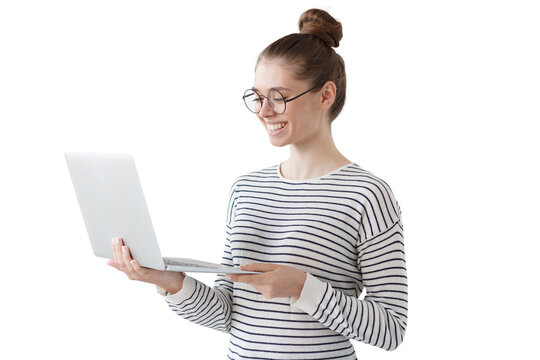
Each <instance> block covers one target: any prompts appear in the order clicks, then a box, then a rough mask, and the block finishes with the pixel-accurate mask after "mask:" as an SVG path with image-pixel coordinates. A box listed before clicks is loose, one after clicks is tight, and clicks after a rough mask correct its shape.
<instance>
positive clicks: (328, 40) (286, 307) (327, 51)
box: [109, 9, 407, 359]
mask: <svg viewBox="0 0 540 360" xmlns="http://www.w3.org/2000/svg"><path fill="white" fill-rule="evenodd" d="M299 27H300V33H299V34H291V35H288V36H285V37H283V38H281V39H279V40H277V41H276V42H274V43H272V44H270V45H269V46H268V47H267V48H266V49H265V50H264V51H263V52H262V53H261V54H260V55H259V58H258V60H257V65H256V68H255V84H254V86H253V88H252V89H249V90H247V91H246V92H245V94H244V101H245V103H246V106H247V108H248V109H249V110H250V111H252V112H253V113H255V114H256V116H257V117H258V119H259V121H260V122H261V125H263V126H264V128H265V130H266V131H267V132H268V135H269V138H270V142H271V143H272V145H274V146H285V145H290V157H289V159H288V160H286V161H284V162H282V163H280V164H279V165H275V166H272V167H269V168H265V169H262V170H259V171H254V172H251V173H249V174H246V175H243V176H240V177H238V178H237V179H236V181H235V182H234V183H233V185H232V187H231V193H230V198H229V204H228V210H227V232H226V243H225V250H224V253H223V259H222V263H223V264H225V265H232V266H239V265H240V266H241V269H244V270H250V271H259V272H261V274H236V275H229V276H225V275H221V274H220V275H217V278H216V280H215V282H214V286H213V287H212V288H211V287H209V286H207V285H205V284H204V283H202V282H200V281H198V280H196V279H194V278H192V277H190V276H186V275H185V274H183V273H174V272H165V271H158V270H153V269H146V268H142V267H140V266H139V265H138V264H137V262H136V261H135V260H132V259H131V257H130V255H129V249H127V247H125V246H122V242H121V239H116V242H115V243H114V245H113V249H114V254H115V257H114V260H111V261H110V262H109V264H110V265H111V266H114V267H115V268H117V269H119V270H121V271H123V272H125V273H126V274H127V275H128V277H129V278H130V279H135V280H140V281H146V282H150V283H154V284H156V285H157V286H158V290H159V291H161V292H162V294H163V295H164V296H165V299H166V300H167V302H168V304H169V306H170V307H171V308H172V310H173V311H174V312H176V313H177V314H178V315H180V316H182V317H184V318H186V319H188V320H190V321H193V322H195V323H198V324H201V325H204V326H207V327H210V328H213V329H216V330H219V331H223V332H229V333H230V334H231V338H230V346H229V351H228V358H229V359H245V358H250V359H253V358H258V359H308V358H309V359H356V355H355V350H354V347H353V346H352V344H351V342H350V340H349V339H356V340H359V341H362V342H365V343H368V344H371V345H374V346H377V347H380V348H383V349H386V350H393V349H395V348H396V347H397V346H398V345H399V344H400V343H401V342H402V340H403V337H404V335H405V329H406V325H407V277H406V267H405V253H404V243H403V227H402V223H401V211H400V208H399V205H398V202H397V201H396V199H395V197H394V195H393V193H392V191H391V189H390V187H389V186H388V184H386V183H385V182H384V181H383V180H381V179H380V178H378V177H376V176H375V175H373V174H372V173H370V172H369V171H366V170H364V169H362V168H361V167H360V166H358V165H357V164H356V163H354V162H351V161H350V160H348V159H347V158H346V157H345V156H343V155H342V154H341V153H340V152H339V151H338V149H337V148H336V146H335V144H334V142H333V140H332V133H331V123H332V121H333V120H334V119H335V118H336V117H337V116H338V114H339V113H340V111H341V109H342V107H343V104H344V102H345V88H346V86H345V85H346V81H345V68H344V63H343V60H342V58H341V57H340V56H339V55H338V54H337V53H336V52H335V51H334V49H333V48H332V47H337V46H338V45H339V41H340V40H341V37H342V33H341V24H340V23H339V22H337V21H336V20H335V19H334V18H333V17H331V16H330V15H329V14H328V13H326V12H325V11H322V10H317V9H311V10H308V11H306V12H305V13H304V14H302V16H301V18H300V22H299ZM122 250H123V251H122ZM364 288H365V289H366V295H365V297H364V299H363V300H360V299H359V298H358V297H359V296H360V294H361V292H362V290H363V289H364Z"/></svg>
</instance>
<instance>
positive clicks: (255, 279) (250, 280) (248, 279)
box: [229, 274, 263, 284]
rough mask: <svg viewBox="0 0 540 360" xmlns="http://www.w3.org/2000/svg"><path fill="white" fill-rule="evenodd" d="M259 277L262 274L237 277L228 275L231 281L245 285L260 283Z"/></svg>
mask: <svg viewBox="0 0 540 360" xmlns="http://www.w3.org/2000/svg"><path fill="white" fill-rule="evenodd" d="M261 276H263V274H245V275H239V274H234V275H233V274H229V277H230V278H231V280H232V281H238V282H243V283H246V284H258V283H260V282H261V280H262V279H261Z"/></svg>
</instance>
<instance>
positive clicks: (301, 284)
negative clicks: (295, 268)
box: [293, 272, 307, 300]
mask: <svg viewBox="0 0 540 360" xmlns="http://www.w3.org/2000/svg"><path fill="white" fill-rule="evenodd" d="M306 279H307V274H306V273H305V272H302V275H301V276H300V281H299V283H298V289H297V292H296V296H293V299H294V300H298V299H299V298H300V295H302V290H303V289H304V284H305V283H306Z"/></svg>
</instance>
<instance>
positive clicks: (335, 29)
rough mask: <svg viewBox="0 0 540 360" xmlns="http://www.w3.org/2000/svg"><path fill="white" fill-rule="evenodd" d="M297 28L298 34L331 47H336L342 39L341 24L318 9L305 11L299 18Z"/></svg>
mask: <svg viewBox="0 0 540 360" xmlns="http://www.w3.org/2000/svg"><path fill="white" fill-rule="evenodd" d="M298 28H299V29H300V34H309V35H313V36H316V37H318V38H319V39H321V40H322V41H323V42H325V43H326V44H327V45H328V46H331V47H338V46H339V41H340V40H341V38H342V37H343V32H342V29H341V23H340V22H339V21H337V20H336V19H334V18H333V17H332V16H331V15H330V14H329V13H327V12H326V11H324V10H320V9H309V10H306V11H305V12H304V13H303V14H302V15H301V16H300V21H299V22H298Z"/></svg>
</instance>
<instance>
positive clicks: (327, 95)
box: [321, 81, 336, 109]
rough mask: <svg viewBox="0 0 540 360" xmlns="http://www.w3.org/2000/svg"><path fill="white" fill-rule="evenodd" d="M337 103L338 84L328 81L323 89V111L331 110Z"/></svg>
mask: <svg viewBox="0 0 540 360" xmlns="http://www.w3.org/2000/svg"><path fill="white" fill-rule="evenodd" d="M334 101H336V84H335V83H334V82H333V81H327V82H325V83H324V85H323V86H322V88H321V109H329V108H330V107H331V106H332V104H333V103H334Z"/></svg>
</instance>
